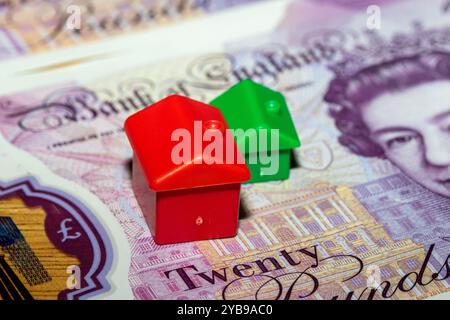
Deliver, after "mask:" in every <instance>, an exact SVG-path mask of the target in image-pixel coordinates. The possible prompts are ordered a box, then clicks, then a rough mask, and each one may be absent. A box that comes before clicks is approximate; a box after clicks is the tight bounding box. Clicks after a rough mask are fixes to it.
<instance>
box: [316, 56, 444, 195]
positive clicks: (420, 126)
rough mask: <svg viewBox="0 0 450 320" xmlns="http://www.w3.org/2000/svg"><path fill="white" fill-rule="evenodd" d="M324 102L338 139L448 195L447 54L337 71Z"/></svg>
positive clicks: (403, 59)
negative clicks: (328, 109) (385, 161)
mask: <svg viewBox="0 0 450 320" xmlns="http://www.w3.org/2000/svg"><path fill="white" fill-rule="evenodd" d="M325 101H327V102H329V103H330V104H331V107H330V115H331V116H332V117H333V118H334V121H335V124H336V127H337V128H338V130H339V131H340V133H341V135H340V137H339V142H340V143H341V144H342V145H344V146H345V147H347V148H349V149H350V150H351V151H352V152H353V153H355V154H357V155H359V156H364V157H384V158H387V159H389V160H390V161H391V162H392V163H394V164H395V165H396V166H397V167H398V168H399V169H400V170H402V171H403V172H404V173H405V174H406V175H408V176H409V177H410V178H412V179H413V180H414V181H416V182H417V183H419V184H420V185H422V186H423V187H425V188H427V189H429V190H431V191H433V192H435V193H437V194H439V195H441V196H444V197H447V198H450V53H449V52H443V51H441V52H426V53H420V54H416V55H411V56H407V57H400V58H395V59H391V60H389V61H385V62H382V63H379V64H377V65H373V66H369V67H365V68H362V69H361V70H359V71H357V72H354V73H352V74H350V75H338V76H337V77H336V78H335V79H334V80H333V81H332V82H331V83H330V86H329V88H328V92H327V93H326V96H325Z"/></svg>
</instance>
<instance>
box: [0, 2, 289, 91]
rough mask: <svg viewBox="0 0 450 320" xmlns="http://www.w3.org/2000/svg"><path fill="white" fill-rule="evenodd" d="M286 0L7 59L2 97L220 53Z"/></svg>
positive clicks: (261, 29) (265, 26) (266, 25)
mask: <svg viewBox="0 0 450 320" xmlns="http://www.w3.org/2000/svg"><path fill="white" fill-rule="evenodd" d="M288 3H289V0H269V1H266V2H261V3H254V4H249V5H245V6H242V7H236V8H232V9H229V10H226V11H223V12H219V13H213V14H211V15H208V16H205V17H200V18H196V19H193V20H190V21H186V22H181V23H178V24H173V25H170V26H164V27H156V28H155V29H152V30H149V31H145V32H136V33H132V34H128V35H127V34H125V35H122V36H115V37H111V39H107V40H100V41H96V42H94V43H88V44H83V45H79V46H75V47H69V48H63V49H58V50H55V51H50V52H48V53H42V54H34V55H30V56H26V57H19V58H13V59H8V60H6V61H4V62H1V63H0V70H1V72H0V82H1V83H2V85H1V86H0V94H6V93H11V92H20V91H22V90H27V89H31V88H36V87H41V86H45V85H50V84H54V83H58V82H67V81H70V80H86V79H88V78H89V77H92V75H93V74H95V77H97V76H102V75H107V74H108V73H111V72H114V71H115V70H122V69H124V68H131V67H134V66H138V65H142V64H149V63H152V62H155V61H158V60H165V59H170V58H175V57H177V56H183V55H190V54H199V53H205V52H218V51H222V50H223V47H224V44H225V43H228V42H232V41H237V40H239V39H241V38H247V37H251V36H253V35H258V34H262V33H266V32H270V31H271V30H273V29H274V28H275V27H276V26H277V25H278V24H279V23H280V20H281V19H282V17H283V16H284V13H285V10H286V7H287V5H288ZM96 56H98V58H97V59H93V60H91V61H89V62H84V63H82V64H78V65H73V66H69V67H65V68H61V69H55V70H52V71H41V72H35V71H33V70H36V69H38V68H41V67H45V66H49V65H53V64H59V63H64V62H65V61H71V60H77V59H82V58H87V57H96Z"/></svg>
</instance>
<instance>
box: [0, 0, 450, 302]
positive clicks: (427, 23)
mask: <svg viewBox="0 0 450 320" xmlns="http://www.w3.org/2000/svg"><path fill="white" fill-rule="evenodd" d="M442 4H443V2H442V1H428V2H427V3H424V2H420V1H397V2H396V1H392V2H389V4H387V3H386V4H384V3H383V2H380V4H379V6H378V8H379V9H380V10H381V11H380V12H379V13H381V21H380V27H379V28H378V27H375V28H372V27H369V26H368V23H367V19H368V15H367V11H366V7H364V8H362V9H361V8H360V7H353V6H351V5H349V2H343V3H342V4H340V2H337V3H332V2H331V1H317V2H309V1H299V2H298V3H296V4H295V7H293V9H292V10H297V11H295V15H291V16H288V18H287V20H286V22H285V23H286V25H284V26H283V28H281V29H280V30H279V31H278V32H276V33H274V34H272V35H269V36H265V37H261V38H259V39H251V40H248V41H245V43H243V44H233V45H230V49H229V51H228V52H227V53H218V54H210V55H205V56H198V57H186V58H184V59H182V60H178V61H167V62H165V63H159V64H158V65H151V66H147V67H141V68H139V69H136V70H130V71H129V72H128V73H121V74H118V75H116V76H110V77H108V78H107V79H98V80H96V81H92V82H91V83H76V82H74V83H68V84H59V85H57V86H54V87H49V88H40V89H37V90H34V91H29V92H22V93H19V94H15V95H10V96H4V97H1V98H0V131H1V133H2V135H3V136H4V138H5V139H6V140H7V141H9V142H10V143H11V144H13V145H14V146H16V147H17V148H19V149H21V150H22V151H24V152H25V153H26V154H27V155H29V156H30V157H33V158H36V159H38V160H39V161H41V162H42V163H44V164H45V165H46V166H47V167H48V168H49V169H50V170H51V171H52V172H53V173H54V174H56V175H58V176H60V177H63V178H65V179H67V180H70V181H72V182H74V183H76V184H77V185H79V186H81V187H82V188H84V189H86V190H88V191H89V192H91V193H92V194H94V195H95V196H96V197H97V198H98V199H99V200H101V201H102V202H103V203H104V204H105V205H106V206H107V207H108V208H109V210H110V212H111V214H112V215H113V216H114V219H115V220H116V221H117V222H118V223H119V224H120V226H121V228H122V231H123V233H124V234H125V236H126V238H127V240H128V250H129V252H130V255H131V261H130V264H129V269H128V286H129V288H130V289H131V291H132V292H133V295H134V297H135V298H136V299H196V298H197V299H198V298H202V299H225V300H228V299H339V300H341V299H425V298H430V297H443V295H444V296H445V294H448V292H449V287H450V268H449V256H450V187H449V185H450V145H449V141H450V139H449V135H450V133H449V132H450V112H449V111H450V107H449V106H450V94H449V92H450V90H449V88H450V53H449V52H450V50H449V49H450V29H449V27H448V21H449V19H450V16H449V13H448V12H447V11H446V10H445V6H443V5H442ZM292 10H291V12H292ZM294 16H295V19H293V18H292V17H294ZM245 78H252V79H254V80H255V81H258V82H262V83H264V84H266V85H268V86H271V87H273V88H275V89H277V90H280V91H282V92H283V93H284V94H285V96H286V98H287V101H288V104H289V108H290V111H291V114H292V117H293V120H294V122H295V126H296V128H297V131H298V134H299V135H300V138H301V141H302V143H303V145H302V147H301V148H300V149H298V150H296V151H295V161H294V162H295V165H294V168H293V169H292V171H291V177H290V179H289V180H286V181H281V182H271V183H265V184H254V185H246V186H244V187H243V195H242V202H243V209H242V212H241V215H240V225H239V231H238V234H237V236H236V237H234V238H230V239H222V240H211V241H199V242H195V243H184V244H175V245H167V246H158V245H156V244H155V242H154V241H153V239H152V237H151V235H150V233H149V230H148V227H147V225H146V223H145V221H144V219H143V217H142V213H141V211H140V209H139V206H138V205H137V202H136V199H135V197H134V195H133V191H132V189H131V181H130V173H131V170H132V167H131V165H130V160H131V157H132V151H131V149H130V147H129V145H128V142H127V141H126V138H125V136H124V133H123V122H124V120H125V119H126V118H127V117H128V116H129V115H131V114H132V113H133V112H136V111H137V110H140V109H142V108H144V107H146V106H147V105H150V104H152V103H153V102H156V101H158V100H159V99H161V98H163V97H165V96H167V95H169V94H174V93H177V94H182V95H186V96H189V97H192V98H195V99H198V100H202V101H210V100H211V98H213V97H215V96H216V95H218V94H219V93H221V92H222V91H223V90H225V89H226V88H228V87H229V86H230V85H232V84H234V83H236V82H237V81H239V80H242V79H245ZM42 179H44V180H45V178H44V177H42ZM77 192H78V191H76V190H74V191H73V194H72V195H71V196H72V197H75V198H76V197H77V196H78V195H77ZM124 245H125V244H122V246H124ZM114 258H116V257H113V259H114ZM111 285H112V286H114V285H115V283H114V280H112V281H111ZM116 287H117V286H116Z"/></svg>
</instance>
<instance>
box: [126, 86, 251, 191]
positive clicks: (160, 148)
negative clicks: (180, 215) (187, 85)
mask: <svg viewBox="0 0 450 320" xmlns="http://www.w3.org/2000/svg"><path fill="white" fill-rule="evenodd" d="M195 121H201V124H202V127H201V129H200V131H199V130H198V129H199V125H198V123H199V122H197V127H196V128H197V129H196V131H195V133H197V135H196V134H195V133H194V127H195V126H194V122H195ZM211 128H219V130H220V131H219V132H221V133H222V137H223V141H224V143H223V146H224V149H223V155H224V156H223V163H213V164H208V163H205V160H206V161H207V160H210V159H211V158H209V159H206V158H205V153H204V152H203V151H204V150H205V147H206V146H208V145H209V144H211V142H210V141H206V142H205V141H202V135H203V133H204V132H205V130H206V129H211ZM176 129H182V130H183V129H185V130H184V131H186V130H187V131H189V133H190V147H191V149H190V154H191V156H190V157H189V161H184V162H183V163H180V164H176V163H175V162H174V161H173V159H172V152H173V150H174V147H175V146H176V145H179V143H180V141H181V140H177V139H172V134H173V132H174V131H175V130H176ZM225 129H228V126H227V124H226V122H225V119H224V117H223V116H222V113H221V112H220V110H219V109H217V108H215V107H213V106H210V105H207V104H204V103H201V102H198V101H195V100H192V99H189V98H186V97H182V96H177V95H172V96H169V97H167V98H165V99H163V100H161V101H159V102H157V103H155V104H153V105H151V106H149V107H147V108H145V109H143V110H141V111H139V112H137V113H135V114H134V115H132V116H130V117H129V118H128V119H127V120H126V121H125V131H126V134H127V136H128V139H129V140H130V143H131V146H132V148H133V150H134V152H135V155H136V157H137V159H138V161H139V163H140V164H141V167H142V170H143V172H144V175H145V178H146V180H147V182H148V185H149V187H150V188H151V189H152V190H154V191H169V190H176V189H187V188H196V187H205V186H213V185H222V184H230V183H241V182H244V181H247V180H249V179H250V172H249V170H248V167H247V165H246V164H245V161H244V159H243V157H242V155H241V153H240V152H239V150H238V148H237V146H236V143H235V142H234V139H233V138H232V135H231V134H230V135H229V136H230V138H231V139H232V142H231V143H230V144H229V145H232V148H231V150H233V155H235V157H234V161H233V162H232V163H227V161H226V152H225V150H226V149H225V146H226V143H225V141H226V137H227V136H228V135H226V134H225ZM198 133H200V137H198ZM199 139H200V140H199ZM172 140H175V141H172ZM187 141H189V140H187ZM196 141H197V142H196ZM198 141H201V142H200V144H199V143H198ZM195 144H196V145H195ZM186 145H187V144H186ZM200 145H201V148H199V146H200ZM206 154H208V153H206ZM237 160H239V162H238V161H237ZM194 161H195V162H196V163H194ZM198 162H201V163H198Z"/></svg>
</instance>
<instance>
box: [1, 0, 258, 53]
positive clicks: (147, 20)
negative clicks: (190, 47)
mask: <svg viewBox="0 0 450 320" xmlns="http://www.w3.org/2000/svg"><path fill="white" fill-rule="evenodd" d="M256 1H262V0H214V1H211V0H132V1H129V0H126V1H124V0H110V1H101V0H77V1H72V0H70V1H65V0H64V1H47V0H37V1H36V0H33V1H31V0H30V1H16V0H4V1H2V2H1V3H0V59H6V58H11V57H17V56H21V55H25V54H30V53H36V52H45V51H49V50H52V49H57V48H62V47H69V46H73V45H77V44H82V43H87V42H92V41H95V40H100V39H105V38H110V37H112V36H116V35H122V34H123V35H125V34H129V33H131V32H137V31H143V30H148V29H150V28H153V27H156V26H159V27H161V26H165V25H168V24H170V23H172V22H176V21H183V20H187V19H191V18H195V17H199V16H203V15H206V14H209V13H212V12H217V11H220V10H224V9H227V8H231V7H234V6H237V5H241V4H246V3H250V2H256Z"/></svg>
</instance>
